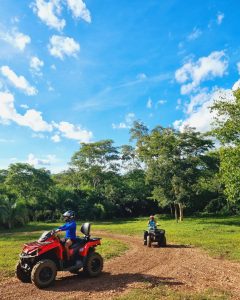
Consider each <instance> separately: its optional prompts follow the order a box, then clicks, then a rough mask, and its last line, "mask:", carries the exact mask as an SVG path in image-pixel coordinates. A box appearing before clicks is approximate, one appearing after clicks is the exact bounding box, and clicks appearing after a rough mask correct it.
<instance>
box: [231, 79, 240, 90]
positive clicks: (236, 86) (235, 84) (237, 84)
mask: <svg viewBox="0 0 240 300" xmlns="http://www.w3.org/2000/svg"><path fill="white" fill-rule="evenodd" d="M238 89H240V79H239V80H238V81H236V82H235V83H234V85H233V87H232V90H233V91H236V90H238Z"/></svg>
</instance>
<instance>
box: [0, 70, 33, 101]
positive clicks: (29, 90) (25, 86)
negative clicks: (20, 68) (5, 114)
mask: <svg viewBox="0 0 240 300" xmlns="http://www.w3.org/2000/svg"><path fill="white" fill-rule="evenodd" d="M0 70H1V72H2V74H3V75H4V76H5V77H6V78H7V79H8V80H9V81H10V82H11V83H12V84H13V85H14V86H15V87H16V88H18V89H20V90H22V91H23V92H24V93H25V94H26V95H29V96H32V95H36V94H37V92H38V91H37V89H36V88H35V87H33V86H31V85H30V84H29V82H28V81H27V80H26V79H25V78H24V77H23V76H17V75H16V74H15V73H14V72H13V71H12V70H11V69H10V68H9V67H8V66H2V67H1V69H0Z"/></svg>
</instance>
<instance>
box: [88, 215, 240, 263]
mask: <svg viewBox="0 0 240 300" xmlns="http://www.w3.org/2000/svg"><path fill="white" fill-rule="evenodd" d="M157 221H158V223H160V227H161V228H163V229H165V230H166V236H167V242H169V243H173V244H180V245H181V244H183V245H194V246H197V247H200V248H203V249H204V250H206V251H207V252H208V253H209V254H210V255H212V256H214V257H221V258H227V259H231V260H236V261H240V216H235V217H215V218H213V217H211V218H186V219H185V220H184V221H183V222H181V223H176V221H175V220H174V219H159V220H157ZM146 225H147V219H146V218H144V219H143V218H139V219H134V220H120V221H112V222H101V223H97V224H95V225H94V229H96V230H105V231H109V232H114V233H120V234H127V235H137V236H139V237H141V236H142V234H143V229H145V228H146Z"/></svg>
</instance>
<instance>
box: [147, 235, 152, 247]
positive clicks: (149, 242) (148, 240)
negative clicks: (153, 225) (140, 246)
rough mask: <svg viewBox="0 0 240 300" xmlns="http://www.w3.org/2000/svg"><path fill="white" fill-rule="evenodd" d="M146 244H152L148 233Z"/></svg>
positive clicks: (149, 245)
mask: <svg viewBox="0 0 240 300" xmlns="http://www.w3.org/2000/svg"><path fill="white" fill-rule="evenodd" d="M147 246H148V247H151V246H152V240H151V236H150V235H148V236H147Z"/></svg>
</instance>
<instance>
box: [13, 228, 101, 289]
mask: <svg viewBox="0 0 240 300" xmlns="http://www.w3.org/2000/svg"><path fill="white" fill-rule="evenodd" d="M81 232H82V233H83V234H84V237H82V238H79V237H78V238H77V239H76V242H75V243H74V244H73V245H72V246H71V247H70V255H71V261H70V263H69V261H67V257H66V252H65V247H64V242H62V241H61V240H60V238H59V236H58V235H57V234H56V232H55V231H54V230H52V231H49V232H48V231H45V232H44V233H43V234H42V235H41V237H40V238H39V240H38V241H36V242H32V243H27V244H25V245H24V247H23V250H22V253H21V254H20V259H19V262H18V264H17V266H16V276H17V278H18V279H19V280H21V281H22V282H31V281H32V283H34V284H35V285H36V286H37V287H38V288H46V287H48V286H49V285H51V284H52V283H53V282H54V281H55V278H56V275H57V271H68V272H71V273H73V274H78V273H79V271H80V270H81V269H83V272H84V273H85V274H86V275H88V276H90V277H96V276H98V275H99V274H100V273H101V272H102V269H103V258H102V257H101V255H100V254H98V253H97V252H95V247H96V246H98V245H101V238H91V237H90V224H89V223H84V224H83V225H82V227H81Z"/></svg>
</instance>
